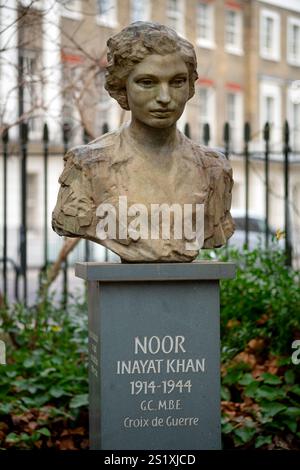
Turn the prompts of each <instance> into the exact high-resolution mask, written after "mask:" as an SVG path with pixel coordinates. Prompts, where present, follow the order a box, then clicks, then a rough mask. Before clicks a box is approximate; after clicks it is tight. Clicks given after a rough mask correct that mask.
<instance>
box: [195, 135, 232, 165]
mask: <svg viewBox="0 0 300 470" xmlns="http://www.w3.org/2000/svg"><path fill="white" fill-rule="evenodd" d="M193 150H194V154H195V156H196V158H197V160H200V161H201V163H202V166H203V167H204V168H207V169H209V168H214V167H217V168H222V169H223V170H224V171H226V172H227V171H228V172H231V165H230V162H229V161H228V160H227V158H226V157H225V155H224V154H223V153H221V152H219V151H217V150H215V149H213V148H210V147H206V146H204V145H200V144H196V143H195V142H193Z"/></svg>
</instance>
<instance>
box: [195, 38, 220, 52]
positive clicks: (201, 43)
mask: <svg viewBox="0 0 300 470" xmlns="http://www.w3.org/2000/svg"><path fill="white" fill-rule="evenodd" d="M196 44H197V46H198V47H201V48H203V49H215V48H216V44H215V43H214V42H213V41H209V40H204V39H199V38H198V39H197V40H196Z"/></svg>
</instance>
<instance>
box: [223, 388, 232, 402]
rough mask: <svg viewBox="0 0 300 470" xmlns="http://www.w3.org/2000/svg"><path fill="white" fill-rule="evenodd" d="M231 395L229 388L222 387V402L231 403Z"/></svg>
mask: <svg viewBox="0 0 300 470" xmlns="http://www.w3.org/2000/svg"><path fill="white" fill-rule="evenodd" d="M230 398H231V393H230V390H229V388H228V387H225V386H224V385H222V386H221V400H225V401H230Z"/></svg>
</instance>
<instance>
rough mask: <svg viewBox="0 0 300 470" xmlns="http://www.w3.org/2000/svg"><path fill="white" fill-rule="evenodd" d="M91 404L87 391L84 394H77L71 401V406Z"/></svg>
mask: <svg viewBox="0 0 300 470" xmlns="http://www.w3.org/2000/svg"><path fill="white" fill-rule="evenodd" d="M88 404H89V397H88V394H87V393H84V394H82V395H75V397H73V398H72V400H71V401H70V408H80V407H81V406H87V405H88Z"/></svg>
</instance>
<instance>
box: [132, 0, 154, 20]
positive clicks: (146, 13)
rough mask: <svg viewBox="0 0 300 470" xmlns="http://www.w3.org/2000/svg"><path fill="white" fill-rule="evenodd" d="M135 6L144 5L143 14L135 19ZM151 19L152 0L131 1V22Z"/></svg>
mask: <svg viewBox="0 0 300 470" xmlns="http://www.w3.org/2000/svg"><path fill="white" fill-rule="evenodd" d="M135 5H142V7H143V14H142V16H139V17H138V18H135V10H134V9H135ZM150 18H151V0H130V21H131V22H132V23H133V22H134V21H149V20H150Z"/></svg>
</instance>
